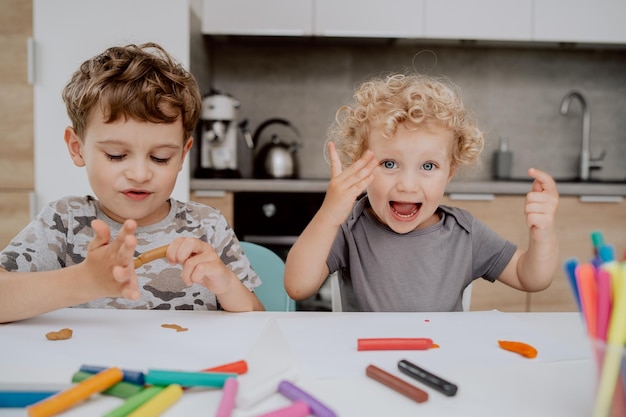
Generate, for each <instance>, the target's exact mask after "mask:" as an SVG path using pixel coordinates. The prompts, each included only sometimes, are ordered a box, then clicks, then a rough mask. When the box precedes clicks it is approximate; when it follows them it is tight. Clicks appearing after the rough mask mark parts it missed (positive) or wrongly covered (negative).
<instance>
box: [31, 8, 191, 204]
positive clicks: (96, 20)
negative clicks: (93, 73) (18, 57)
mask: <svg viewBox="0 0 626 417" xmlns="http://www.w3.org/2000/svg"><path fill="white" fill-rule="evenodd" d="M190 13H191V8H190V4H189V1H181V0H134V1H132V2H128V1H125V0H111V1H106V2H85V1H82V0H56V1H49V0H34V2H33V16H34V27H33V35H34V45H35V47H34V50H35V52H34V63H35V67H34V114H35V118H34V129H35V130H34V138H35V139H34V140H35V144H36V146H35V152H34V160H35V167H36V170H35V191H36V197H37V205H38V208H41V207H42V206H43V205H44V204H45V203H47V202H49V201H52V200H55V199H57V198H59V197H62V196H64V195H69V194H77V195H85V194H92V191H91V189H90V187H89V184H88V182H87V176H86V174H85V173H84V172H83V170H82V169H80V168H77V167H75V166H74V164H73V163H72V161H71V159H70V157H69V154H68V151H67V148H66V146H65V143H64V141H63V132H64V129H65V127H66V126H67V125H69V124H70V122H69V118H68V116H67V114H66V110H65V104H64V103H63V100H62V98H61V91H62V89H63V87H64V86H65V84H66V83H67V82H68V80H69V79H70V77H71V75H72V73H73V72H74V71H75V70H76V69H77V68H78V67H79V65H80V64H81V63H82V62H84V61H85V60H86V59H88V58H91V57H92V56H94V55H96V54H98V53H100V52H102V51H104V50H105V49H106V48H107V47H110V46H113V45H125V44H129V43H143V42H148V41H152V42H157V43H159V44H161V45H162V46H163V47H164V48H165V49H167V50H168V51H169V52H170V53H171V54H172V55H173V56H174V58H175V59H176V60H177V61H179V62H180V63H181V64H182V65H183V66H184V67H186V68H189V64H190V50H189V49H190ZM173 196H174V197H176V198H177V199H180V200H183V201H184V200H187V199H188V198H189V158H187V162H186V163H185V166H184V168H183V170H182V171H181V172H180V174H179V176H178V181H177V184H176V187H175V189H174V193H173Z"/></svg>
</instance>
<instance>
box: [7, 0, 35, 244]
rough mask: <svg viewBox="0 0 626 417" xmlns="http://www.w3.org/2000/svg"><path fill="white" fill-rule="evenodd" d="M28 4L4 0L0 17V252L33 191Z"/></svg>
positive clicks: (26, 213) (25, 215)
mask: <svg viewBox="0 0 626 417" xmlns="http://www.w3.org/2000/svg"><path fill="white" fill-rule="evenodd" d="M32 28H33V15H32V3H31V2H29V1H23V0H6V1H4V2H3V3H2V13H0V46H2V47H1V48H0V147H1V148H2V153H0V249H2V248H4V247H5V246H6V245H7V244H8V243H9V241H10V240H11V238H13V237H14V236H15V235H16V234H17V233H18V232H19V231H20V230H21V229H22V228H23V227H24V226H26V224H27V223H28V221H29V220H30V207H29V202H30V193H31V191H33V189H34V186H35V184H34V167H33V123H32V121H33V87H32V86H31V85H30V84H29V83H28V77H27V62H28V59H27V55H28V54H27V51H28V48H27V41H28V38H29V37H30V36H31V35H32Z"/></svg>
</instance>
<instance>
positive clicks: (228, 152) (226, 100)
mask: <svg viewBox="0 0 626 417" xmlns="http://www.w3.org/2000/svg"><path fill="white" fill-rule="evenodd" d="M239 108H240V103H239V101H238V100H236V99H235V98H233V97H231V96H230V95H228V94H222V93H220V92H218V91H211V92H210V93H209V94H207V95H206V96H204V97H203V99H202V116H201V120H200V122H199V123H198V127H197V135H196V136H197V140H198V143H199V146H198V152H197V153H198V161H197V166H196V169H195V174H194V176H195V177H196V178H238V177H241V173H240V172H239V169H238V165H237V136H238V134H237V132H238V130H239V127H238V125H237V117H238V114H239Z"/></svg>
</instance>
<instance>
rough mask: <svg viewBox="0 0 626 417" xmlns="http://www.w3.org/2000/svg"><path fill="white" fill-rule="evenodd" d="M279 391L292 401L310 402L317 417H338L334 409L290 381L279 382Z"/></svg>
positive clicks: (310, 406) (312, 412)
mask: <svg viewBox="0 0 626 417" xmlns="http://www.w3.org/2000/svg"><path fill="white" fill-rule="evenodd" d="M278 392H280V393H281V394H283V395H284V396H285V397H287V398H289V399H290V400H291V401H304V402H305V403H307V404H308V406H309V408H310V410H311V414H313V415H314V416H316V417H337V414H335V412H334V411H333V410H331V409H330V408H328V407H327V406H326V405H324V404H323V403H321V402H320V401H319V400H317V399H316V398H314V397H313V396H311V395H310V394H309V393H307V392H306V391H303V390H302V389H300V388H298V387H297V386H296V385H294V384H292V383H291V382H289V381H282V382H281V383H280V384H278Z"/></svg>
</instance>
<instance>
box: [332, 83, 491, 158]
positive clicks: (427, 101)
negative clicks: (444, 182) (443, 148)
mask: <svg viewBox="0 0 626 417" xmlns="http://www.w3.org/2000/svg"><path fill="white" fill-rule="evenodd" d="M405 123H407V124H410V125H412V126H417V127H419V126H429V125H437V126H443V127H445V128H448V129H450V130H451V131H453V132H454V137H455V144H454V147H453V150H452V167H458V166H461V165H471V164H473V163H474V162H476V160H477V159H478V157H479V155H480V153H481V152H482V149H483V146H484V138H485V134H484V133H483V132H482V131H481V130H480V129H479V128H478V126H477V125H476V123H475V122H474V121H473V119H472V118H471V117H470V115H469V112H468V110H467V109H466V108H465V106H464V105H463V102H462V99H461V94H460V92H459V89H458V87H457V86H456V85H454V84H452V83H451V82H450V81H448V80H445V79H444V78H436V77H432V76H426V75H421V74H416V73H415V74H414V73H394V74H390V75H386V76H381V77H375V78H372V79H369V80H367V81H365V82H363V83H362V84H361V85H360V87H359V88H358V89H357V91H356V93H355V94H354V96H353V100H352V102H351V103H349V104H347V105H344V106H342V107H341V108H339V110H338V111H337V114H336V118H335V123H334V124H333V126H331V129H330V131H329V135H328V140H332V141H333V142H335V144H336V145H337V150H338V153H339V156H340V158H341V161H342V163H343V165H344V167H347V166H349V165H351V164H352V163H354V162H356V160H357V159H359V158H360V157H361V155H362V154H363V152H365V151H366V150H367V148H368V147H369V135H370V133H371V132H372V130H373V129H378V128H380V129H382V132H383V136H384V137H386V138H391V137H392V136H393V135H394V134H395V132H396V130H397V128H398V126H399V125H402V124H405Z"/></svg>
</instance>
